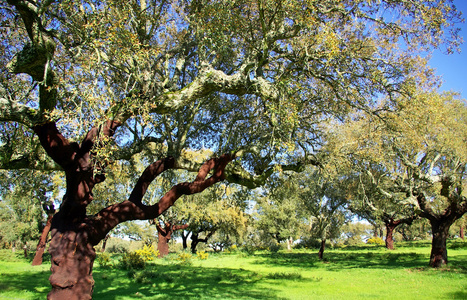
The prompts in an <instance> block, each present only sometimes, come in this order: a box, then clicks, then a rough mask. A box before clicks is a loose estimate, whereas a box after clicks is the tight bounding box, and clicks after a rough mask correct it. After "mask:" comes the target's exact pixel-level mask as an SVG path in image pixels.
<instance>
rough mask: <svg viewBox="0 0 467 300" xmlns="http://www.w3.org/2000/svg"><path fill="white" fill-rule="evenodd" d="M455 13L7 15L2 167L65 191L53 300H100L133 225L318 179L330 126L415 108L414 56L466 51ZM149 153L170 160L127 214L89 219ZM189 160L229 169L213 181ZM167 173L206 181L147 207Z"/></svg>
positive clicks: (427, 6) (272, 5) (124, 8)
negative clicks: (343, 119) (99, 248)
mask: <svg viewBox="0 0 467 300" xmlns="http://www.w3.org/2000/svg"><path fill="white" fill-rule="evenodd" d="M449 2H450V1H428V0H426V1H425V0H406V1H398V0H383V1H381V0H365V1H360V0H359V1H348V0H340V1H335V0H325V1H314V0H306V1H298V0H297V1H272V0H239V1H223V0H217V1H215V0H196V1H188V0H181V1H157V0H155V1H137V0H130V1H128V0H125V1H123V0H105V1H93V0H80V1H41V0H7V1H6V2H5V1H4V2H2V3H1V4H0V16H1V17H0V18H1V27H0V32H1V35H2V43H0V53H1V55H0V68H1V72H0V122H2V123H14V124H20V125H21V126H22V127H23V128H24V130H21V131H14V130H13V131H11V130H8V134H9V135H10V136H12V137H13V138H12V139H9V140H7V139H2V143H3V144H2V149H1V150H2V152H4V151H6V152H5V154H2V155H1V157H2V160H1V162H0V167H1V168H3V169H15V168H27V169H39V170H50V169H54V170H61V171H62V172H63V173H64V176H65V178H66V193H65V195H64V197H63V199H62V202H61V205H60V208H59V211H58V213H56V214H55V216H54V218H53V222H52V230H51V235H52V241H51V244H50V249H49V252H50V254H51V256H52V268H51V271H52V275H51V277H50V282H51V284H52V291H51V292H50V294H49V298H51V299H74V298H76V299H86V298H91V294H92V290H93V282H94V280H93V278H92V264H93V261H94V258H95V250H94V248H93V247H94V245H96V244H97V243H98V242H99V241H100V240H102V239H103V238H105V236H106V235H107V234H108V232H109V231H110V230H111V229H112V228H114V227H115V226H117V225H118V224H119V223H122V222H125V221H129V220H135V219H140V220H141V219H154V218H156V217H157V216H158V215H160V214H161V213H163V212H164V211H165V210H167V209H168V208H169V207H170V206H172V205H173V204H174V202H175V201H176V200H177V199H178V198H179V197H180V196H181V195H184V194H194V193H198V192H201V191H203V190H204V189H206V188H208V187H210V186H212V185H214V184H215V183H217V182H219V181H222V180H228V181H230V182H235V183H238V184H242V185H244V186H248V187H256V186H258V185H261V184H263V183H264V180H265V178H267V177H268V176H270V175H271V174H272V173H273V172H274V170H275V168H274V165H279V164H281V165H284V167H283V168H290V169H299V168H298V167H299V166H300V165H303V164H306V163H313V162H314V160H315V159H314V157H313V154H314V152H315V150H316V147H317V146H318V145H319V144H320V143H321V142H322V141H321V140H320V126H319V124H320V123H321V122H322V121H323V119H327V118H331V117H339V116H343V115H345V114H346V113H347V112H348V111H349V110H350V109H351V108H358V109H362V110H368V109H372V108H373V107H374V102H373V100H374V98H375V97H376V96H378V95H381V94H385V95H387V96H388V97H389V98H390V99H392V98H394V97H396V96H397V95H400V96H402V95H408V94H410V93H411V87H412V86H413V85H414V80H415V77H414V73H415V71H419V70H422V69H423V68H422V67H420V65H419V63H420V59H419V58H418V56H417V55H416V54H417V53H418V52H419V51H420V50H426V49H430V48H432V47H439V46H441V45H446V46H447V50H448V51H451V50H453V49H455V48H456V46H457V45H458V42H459V40H458V37H457V36H456V34H457V33H456V30H455V24H454V22H456V20H458V18H459V13H458V12H457V11H456V10H455V8H454V7H453V6H452V5H451V4H450V3H449ZM172 116H174V117H176V118H172ZM180 122H182V123H185V124H187V126H185V127H180V128H179V127H177V126H176V125H175V124H179V123H180ZM15 126H16V125H15ZM166 129H167V130H166ZM161 131H165V132H168V133H170V135H161V134H160V132H161ZM23 133H25V134H23ZM2 134H3V132H2ZM174 140H177V142H176V143H171V142H170V141H174ZM151 142H156V143H158V144H160V145H165V147H160V149H165V150H163V151H161V152H159V153H158V155H154V156H152V157H150V158H151V160H149V161H148V165H149V166H148V167H147V168H146V169H145V171H144V172H143V173H142V175H141V176H140V177H139V178H138V179H137V180H136V183H135V185H134V188H133V189H132V190H131V192H130V193H129V196H128V198H127V199H126V200H124V201H115V202H113V204H111V205H109V206H108V207H105V208H103V209H102V210H100V211H99V212H97V213H95V214H92V215H91V214H88V212H87V207H88V205H90V204H91V203H92V202H93V201H95V197H94V193H93V189H94V187H95V186H96V185H99V184H101V183H103V182H104V181H105V174H106V171H107V172H111V168H110V166H111V164H112V161H115V160H120V159H128V158H129V157H131V156H132V155H133V154H135V153H137V152H140V151H146V150H147V148H146V147H145V146H146V145H147V144H148V143H151ZM170 145H176V146H177V147H169V146H170ZM183 147H186V148H191V149H193V150H201V149H202V148H203V147H204V148H210V149H212V150H213V152H214V153H215V154H214V155H213V156H212V157H211V158H209V159H208V160H207V161H206V162H205V163H204V164H202V165H200V164H198V163H193V162H191V161H190V160H189V159H186V157H184V156H183V155H182V154H183V153H182V151H181V150H183V149H182V148H183ZM7 153H13V155H7ZM148 153H149V152H148ZM234 160H235V161H234ZM154 161H155V162H154ZM233 161H234V162H233ZM232 162H233V163H232ZM169 169H187V170H190V171H195V172H196V173H197V175H196V176H195V178H194V179H192V180H191V181H189V182H186V183H180V184H177V185H175V186H173V187H172V188H171V189H170V190H169V191H168V192H167V193H166V194H165V195H164V196H162V197H161V198H160V200H159V202H157V203H155V204H151V205H149V204H147V203H145V201H144V200H143V196H144V195H145V194H146V191H147V189H148V186H149V185H150V183H151V182H152V181H153V180H154V179H155V178H156V177H158V176H159V175H160V174H161V173H163V172H165V171H167V170H169ZM104 184H105V183H104ZM109 188H111V187H109Z"/></svg>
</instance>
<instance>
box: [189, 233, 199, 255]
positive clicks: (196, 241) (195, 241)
mask: <svg viewBox="0 0 467 300" xmlns="http://www.w3.org/2000/svg"><path fill="white" fill-rule="evenodd" d="M199 242H200V239H199V238H198V233H194V232H192V233H191V253H193V254H196V246H198V244H199Z"/></svg>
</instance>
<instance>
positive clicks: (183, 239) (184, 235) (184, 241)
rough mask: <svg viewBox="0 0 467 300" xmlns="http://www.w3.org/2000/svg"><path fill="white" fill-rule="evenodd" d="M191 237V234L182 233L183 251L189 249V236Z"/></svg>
mask: <svg viewBox="0 0 467 300" xmlns="http://www.w3.org/2000/svg"><path fill="white" fill-rule="evenodd" d="M189 235H190V232H187V233H186V234H185V232H182V246H183V250H185V249H186V248H188V236H189Z"/></svg>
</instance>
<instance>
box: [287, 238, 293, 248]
mask: <svg viewBox="0 0 467 300" xmlns="http://www.w3.org/2000/svg"><path fill="white" fill-rule="evenodd" d="M292 243H293V239H292V237H289V238H287V251H291V250H292Z"/></svg>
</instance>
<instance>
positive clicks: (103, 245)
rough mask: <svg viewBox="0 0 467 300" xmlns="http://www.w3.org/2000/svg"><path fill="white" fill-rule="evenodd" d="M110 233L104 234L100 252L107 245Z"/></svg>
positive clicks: (103, 250)
mask: <svg viewBox="0 0 467 300" xmlns="http://www.w3.org/2000/svg"><path fill="white" fill-rule="evenodd" d="M109 238H110V235H106V236H105V238H104V241H103V242H102V248H101V252H105V247H106V246H107V241H108V240H109Z"/></svg>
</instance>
